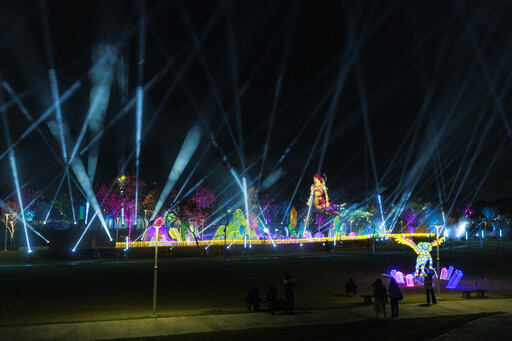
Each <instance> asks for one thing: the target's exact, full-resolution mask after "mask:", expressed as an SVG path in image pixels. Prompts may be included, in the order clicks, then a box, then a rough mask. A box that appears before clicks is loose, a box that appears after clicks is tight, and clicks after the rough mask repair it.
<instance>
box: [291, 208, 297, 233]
mask: <svg viewBox="0 0 512 341" xmlns="http://www.w3.org/2000/svg"><path fill="white" fill-rule="evenodd" d="M290 225H291V226H292V228H293V229H295V226H296V225H297V210H296V209H295V207H292V209H291V211H290Z"/></svg>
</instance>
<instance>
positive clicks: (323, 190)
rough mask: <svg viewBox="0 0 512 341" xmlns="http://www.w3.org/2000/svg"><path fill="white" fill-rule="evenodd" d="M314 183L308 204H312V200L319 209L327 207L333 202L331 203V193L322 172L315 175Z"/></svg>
mask: <svg viewBox="0 0 512 341" xmlns="http://www.w3.org/2000/svg"><path fill="white" fill-rule="evenodd" d="M313 181H314V184H313V185H312V186H311V194H310V195H309V199H308V202H307V205H308V206H310V205H311V202H313V204H314V205H315V207H316V208H317V209H318V210H319V211H323V210H325V209H327V208H328V207H329V206H330V205H331V204H330V203H329V195H328V194H327V187H325V180H324V179H323V178H322V176H321V175H320V174H315V175H314V176H313Z"/></svg>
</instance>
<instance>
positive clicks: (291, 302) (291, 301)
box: [283, 272, 296, 314]
mask: <svg viewBox="0 0 512 341" xmlns="http://www.w3.org/2000/svg"><path fill="white" fill-rule="evenodd" d="M283 284H284V292H285V295H286V301H287V303H288V312H289V313H290V314H291V313H293V309H294V308H295V295H294V293H293V290H295V286H296V282H295V278H293V276H292V275H290V274H289V273H287V272H285V273H283Z"/></svg>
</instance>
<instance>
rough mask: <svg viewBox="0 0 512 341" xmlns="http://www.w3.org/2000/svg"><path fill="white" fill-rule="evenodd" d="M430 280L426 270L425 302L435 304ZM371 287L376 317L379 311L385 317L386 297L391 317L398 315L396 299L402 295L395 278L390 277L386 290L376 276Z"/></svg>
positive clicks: (430, 275) (430, 274)
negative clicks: (389, 305)
mask: <svg viewBox="0 0 512 341" xmlns="http://www.w3.org/2000/svg"><path fill="white" fill-rule="evenodd" d="M350 280H351V279H350ZM349 282H350V281H349ZM432 282H433V281H432V273H431V272H428V273H427V274H426V275H425V278H424V282H423V288H424V289H425V294H426V296H427V304H430V302H431V301H432V304H437V300H436V295H435V294H434V287H433V284H432ZM347 284H348V283H347ZM345 287H346V286H345ZM372 288H373V296H374V298H375V301H374V303H373V311H374V312H375V313H376V314H377V318H378V317H379V313H383V314H384V318H385V317H386V303H387V301H388V297H389V301H390V304H391V317H398V301H401V300H402V299H403V298H404V296H403V295H402V292H401V291H400V287H399V286H398V283H397V282H396V280H395V278H394V277H391V279H390V281H389V287H388V290H387V292H386V287H385V286H384V284H383V283H382V280H381V279H380V278H377V280H375V282H373V284H372Z"/></svg>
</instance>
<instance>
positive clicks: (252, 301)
mask: <svg viewBox="0 0 512 341" xmlns="http://www.w3.org/2000/svg"><path fill="white" fill-rule="evenodd" d="M245 302H246V303H248V304H249V305H248V306H247V310H251V305H252V306H253V309H254V311H255V312H257V311H260V302H261V300H260V289H258V288H256V287H254V288H252V290H251V291H249V293H248V294H247V296H245Z"/></svg>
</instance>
